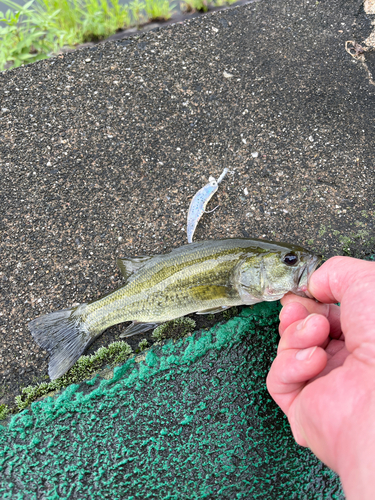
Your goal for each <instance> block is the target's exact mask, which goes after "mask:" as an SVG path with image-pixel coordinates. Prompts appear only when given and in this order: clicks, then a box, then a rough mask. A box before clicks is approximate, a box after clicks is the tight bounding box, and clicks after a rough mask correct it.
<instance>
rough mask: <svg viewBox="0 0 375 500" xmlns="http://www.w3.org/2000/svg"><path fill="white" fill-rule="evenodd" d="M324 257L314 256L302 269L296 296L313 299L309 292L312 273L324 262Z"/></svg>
mask: <svg viewBox="0 0 375 500" xmlns="http://www.w3.org/2000/svg"><path fill="white" fill-rule="evenodd" d="M322 258H323V257H322V255H313V256H312V257H311V259H310V260H309V262H307V263H306V265H305V266H304V267H303V268H302V270H301V273H300V275H299V278H298V282H297V286H296V288H297V291H296V292H294V293H295V294H296V295H300V296H301V297H309V298H310V299H312V298H313V297H312V295H311V294H310V292H309V291H308V289H307V287H308V284H309V281H310V278H311V275H312V273H313V272H314V271H315V270H316V268H317V267H318V266H319V264H320V263H321V261H322Z"/></svg>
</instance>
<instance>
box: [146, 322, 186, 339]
mask: <svg viewBox="0 0 375 500" xmlns="http://www.w3.org/2000/svg"><path fill="white" fill-rule="evenodd" d="M195 326H196V323H195V321H194V320H193V319H191V318H177V319H172V321H168V322H167V323H163V324H162V325H159V326H158V327H157V328H155V330H154V331H153V332H152V336H153V338H154V339H155V340H159V341H160V340H164V339H169V338H173V339H179V338H181V337H184V336H185V335H188V334H189V333H192V332H193V331H194V328H195Z"/></svg>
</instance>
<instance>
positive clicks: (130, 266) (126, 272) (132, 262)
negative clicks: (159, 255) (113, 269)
mask: <svg viewBox="0 0 375 500" xmlns="http://www.w3.org/2000/svg"><path fill="white" fill-rule="evenodd" d="M152 257H153V255H151V256H149V255H145V256H142V257H125V258H124V259H116V264H117V267H118V268H119V269H120V271H121V274H122V275H123V277H124V278H125V279H126V280H128V279H129V278H130V276H132V274H134V273H136V272H137V271H138V269H140V268H141V267H142V266H143V265H144V264H145V262H147V261H148V260H150V259H152Z"/></svg>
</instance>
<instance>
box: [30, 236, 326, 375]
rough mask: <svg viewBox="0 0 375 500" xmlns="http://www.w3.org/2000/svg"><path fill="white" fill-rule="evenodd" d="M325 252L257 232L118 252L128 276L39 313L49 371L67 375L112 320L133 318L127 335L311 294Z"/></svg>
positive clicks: (38, 336)
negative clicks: (140, 253) (104, 290)
mask: <svg viewBox="0 0 375 500" xmlns="http://www.w3.org/2000/svg"><path fill="white" fill-rule="evenodd" d="M320 260H321V257H320V256H317V255H312V254H311V253H310V252H309V251H308V250H306V249H304V248H302V247H300V246H296V245H289V244H287V243H275V242H271V241H265V240H255V239H242V238H241V239H224V240H210V241H201V242H198V243H192V244H189V245H185V246H182V247H180V248H177V249H175V250H172V252H170V253H168V254H165V255H154V256H151V257H138V258H129V259H117V263H118V265H119V267H120V270H121V272H122V274H123V276H124V277H125V279H126V280H127V281H126V284H125V285H124V286H122V287H121V288H119V289H118V290H116V291H114V292H112V293H110V294H108V295H106V296H104V297H103V298H101V299H98V300H95V301H93V302H90V303H87V304H81V305H79V306H77V307H72V308H71V309H64V310H62V311H57V312H53V313H50V314H47V315H45V316H41V317H39V318H36V319H34V320H33V321H31V322H30V323H29V329H30V332H31V334H32V335H33V337H34V339H35V340H36V342H38V344H39V345H40V346H41V347H42V348H43V349H45V350H47V351H48V352H49V354H50V361H49V376H50V378H51V379H52V380H54V379H56V378H58V377H61V376H62V375H63V374H64V373H65V372H66V371H67V370H69V368H70V367H71V366H72V365H73V364H74V363H75V362H76V361H77V359H78V358H79V357H80V356H81V354H82V353H83V351H84V350H85V349H86V347H87V346H88V345H89V344H90V343H91V342H93V340H95V338H96V337H98V336H99V335H101V334H102V333H103V332H104V330H106V329H107V328H109V327H110V326H112V325H116V324H118V323H123V322H125V321H132V324H131V325H130V326H129V327H128V328H127V329H126V330H125V331H124V333H123V334H122V335H121V336H122V337H126V336H130V335H134V334H137V333H142V332H145V331H147V330H149V329H151V328H154V327H156V326H157V325H158V324H160V323H163V322H165V321H169V320H171V319H175V318H179V317H181V316H185V315H186V314H190V313H200V314H206V313H216V312H219V311H222V310H224V309H227V308H229V307H232V306H238V305H241V304H255V303H257V302H262V301H272V300H278V299H281V297H283V296H284V295H285V294H286V293H287V292H290V291H291V292H294V293H297V294H300V295H304V294H305V292H306V290H307V285H308V281H309V278H310V276H311V274H312V273H313V271H314V270H315V268H316V266H317V265H318V264H319V262H320Z"/></svg>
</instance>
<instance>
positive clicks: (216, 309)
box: [195, 306, 232, 314]
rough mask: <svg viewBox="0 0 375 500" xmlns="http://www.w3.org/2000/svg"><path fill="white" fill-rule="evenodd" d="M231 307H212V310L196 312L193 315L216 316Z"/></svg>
mask: <svg viewBox="0 0 375 500" xmlns="http://www.w3.org/2000/svg"><path fill="white" fill-rule="evenodd" d="M231 307H232V306H221V307H213V308H212V309H204V310H202V311H197V312H196V313H195V314H216V313H220V312H223V311H225V309H229V308H231Z"/></svg>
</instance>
